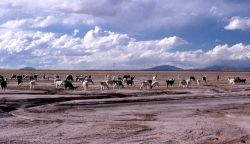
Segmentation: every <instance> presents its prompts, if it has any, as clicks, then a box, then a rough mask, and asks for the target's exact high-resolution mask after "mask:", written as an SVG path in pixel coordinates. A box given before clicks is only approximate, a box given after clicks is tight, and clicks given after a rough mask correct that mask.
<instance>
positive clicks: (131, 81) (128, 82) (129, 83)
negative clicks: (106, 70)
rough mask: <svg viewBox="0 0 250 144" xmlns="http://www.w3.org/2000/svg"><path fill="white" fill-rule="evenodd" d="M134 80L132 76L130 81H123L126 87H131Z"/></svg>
mask: <svg viewBox="0 0 250 144" xmlns="http://www.w3.org/2000/svg"><path fill="white" fill-rule="evenodd" d="M134 79H135V76H132V77H130V79H127V80H126V81H125V83H126V85H127V86H129V85H130V86H132V85H134Z"/></svg>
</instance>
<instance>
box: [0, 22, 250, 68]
mask: <svg viewBox="0 0 250 144" xmlns="http://www.w3.org/2000/svg"><path fill="white" fill-rule="evenodd" d="M186 44H188V42H187V41H185V40H183V39H182V38H180V37H177V36H172V37H166V38H163V39H160V40H148V41H137V40H136V39H134V38H131V37H129V36H128V35H127V34H119V33H115V32H111V31H104V30H102V29H101V28H99V27H95V29H92V30H90V31H88V32H87V33H86V34H85V36H84V37H83V38H82V37H77V36H76V35H66V34H63V35H62V34H55V33H46V32H32V31H8V32H6V33H4V34H1V35H0V56H1V64H0V67H1V68H6V67H8V68H9V67H12V68H18V67H21V66H23V65H27V66H33V67H36V68H49V69H56V68H57V69H66V68H67V69H112V68H114V69H140V68H147V67H150V66H155V65H161V64H170V65H176V66H179V67H183V68H194V67H196V68H197V67H205V66H209V65H216V64H218V63H220V62H221V61H250V45H244V44H241V43H239V44H235V45H233V46H231V47H230V46H228V45H226V44H225V45H218V46H216V47H214V48H212V49H211V50H209V51H207V52H204V51H203V50H196V51H176V52H174V51H172V50H171V49H174V48H175V47H176V46H180V45H186Z"/></svg>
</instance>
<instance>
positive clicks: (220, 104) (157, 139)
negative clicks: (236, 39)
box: [0, 70, 250, 144]
mask: <svg viewBox="0 0 250 144" xmlns="http://www.w3.org/2000/svg"><path fill="white" fill-rule="evenodd" d="M12 73H16V74H18V73H19V74H24V73H26V74H35V73H36V74H43V73H46V74H48V75H50V76H51V77H52V76H53V74H60V76H61V77H63V76H65V75H66V74H69V73H73V74H74V75H75V74H85V75H90V74H91V75H92V77H93V80H94V85H91V86H90V89H89V90H88V91H84V90H83V89H82V87H81V84H80V83H77V82H75V83H74V84H75V85H78V86H80V87H79V88H78V89H76V90H75V91H64V90H63V89H59V90H56V89H55V88H54V87H55V86H54V85H53V81H52V80H50V81H46V80H40V79H39V80H38V82H37V86H36V88H35V90H29V87H28V81H26V82H24V84H23V85H22V86H17V83H16V81H15V80H11V81H9V83H8V89H7V90H6V91H5V92H3V91H0V143H10V144H12V143H14V144H15V143H16V144H26V143H36V144H40V143H41V144H44V143H49V144H51V143H55V144H61V143H66V144H67V143H68V144H71V143H95V144H110V143H119V144H120V143H121V144H128V143H135V144H140V143H150V144H151V143H152V144H155V143H164V144H186V143H187V144H194V143H197V144H198V143H199V144H202V143H204V144H210V143H211V144H237V143H250V84H249V83H250V78H249V77H250V73H249V72H241V73H236V72H220V73H219V72H186V71H185V72H142V71H71V72H70V71H7V70H5V71H0V74H2V75H7V76H8V77H10V75H11V74H12ZM106 74H111V75H124V74H131V75H134V76H136V79H135V86H133V87H129V88H127V87H126V88H124V89H120V90H117V89H115V90H113V89H111V90H104V91H101V90H100V88H99V82H100V81H103V80H104V78H105V75H106ZM155 74H157V75H158V81H159V82H160V85H161V86H160V87H159V88H155V89H153V90H139V86H140V83H141V82H142V81H144V80H147V79H151V78H152V76H153V75H155ZM178 74H179V75H180V77H182V78H188V77H189V76H191V75H194V76H195V77H197V78H201V76H202V75H203V74H206V75H207V77H208V82H207V83H202V84H201V85H200V86H198V85H197V84H195V83H192V84H191V86H190V87H189V88H187V89H183V88H179V87H178V85H177V84H175V86H174V87H170V88H167V87H166V84H165V80H166V79H169V78H173V77H177V75H178ZM217 75H220V78H221V80H220V81H216V76H217ZM234 76H240V77H242V78H247V83H246V84H244V85H234V86H232V85H229V84H228V82H227V78H228V77H234Z"/></svg>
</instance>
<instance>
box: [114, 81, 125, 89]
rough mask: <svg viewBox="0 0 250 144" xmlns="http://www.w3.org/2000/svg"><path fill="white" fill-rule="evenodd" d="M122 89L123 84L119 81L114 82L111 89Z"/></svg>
mask: <svg viewBox="0 0 250 144" xmlns="http://www.w3.org/2000/svg"><path fill="white" fill-rule="evenodd" d="M123 87H124V85H123V83H122V81H121V80H114V86H113V88H118V89H120V88H123Z"/></svg>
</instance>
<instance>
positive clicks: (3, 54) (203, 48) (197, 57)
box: [0, 0, 250, 70]
mask: <svg viewBox="0 0 250 144" xmlns="http://www.w3.org/2000/svg"><path fill="white" fill-rule="evenodd" d="M158 65H173V66H177V67H180V68H186V69H190V68H204V67H207V66H213V65H229V66H239V67H250V1H249V0H207V1H205V0H35V1H34V0H1V1H0V68H1V69H18V68H22V67H26V66H29V67H34V68H36V69H82V70H87V69H96V70H97V69H120V70H124V69H144V68H149V67H153V66H158Z"/></svg>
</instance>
